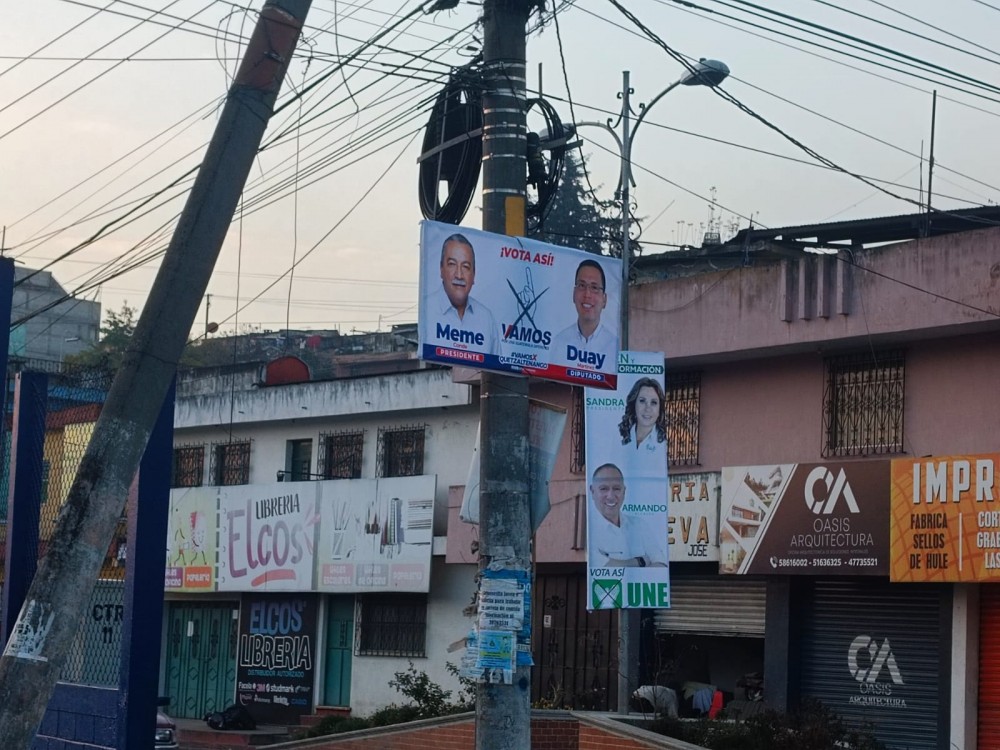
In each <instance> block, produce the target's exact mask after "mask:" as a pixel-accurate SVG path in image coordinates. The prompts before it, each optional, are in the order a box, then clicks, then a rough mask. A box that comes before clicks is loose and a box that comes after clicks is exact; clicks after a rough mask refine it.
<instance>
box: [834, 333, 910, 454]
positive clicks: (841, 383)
mask: <svg viewBox="0 0 1000 750" xmlns="http://www.w3.org/2000/svg"><path fill="white" fill-rule="evenodd" d="M904 366H905V357H904V354H903V352H902V351H899V350H895V351H883V352H864V353H860V354H849V355H842V356H838V357H830V358H828V359H827V360H826V389H825V390H826V392H825V393H824V395H823V456H824V457H832V456H870V455H880V454H887V453H902V452H903V385H904V371H905V367H904Z"/></svg>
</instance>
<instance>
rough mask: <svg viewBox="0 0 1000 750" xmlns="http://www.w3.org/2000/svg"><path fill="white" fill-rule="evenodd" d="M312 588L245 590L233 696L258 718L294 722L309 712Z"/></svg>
mask: <svg viewBox="0 0 1000 750" xmlns="http://www.w3.org/2000/svg"><path fill="white" fill-rule="evenodd" d="M317 601H318V600H317V597H316V595H315V594H244V595H243V602H242V605H241V607H240V644H239V652H238V657H237V666H236V699H237V703H239V704H240V705H242V706H244V707H245V708H246V709H247V710H248V711H249V712H250V714H251V715H252V716H253V718H254V719H255V720H256V721H257V723H258V724H296V723H298V719H299V717H300V716H302V715H304V714H309V713H312V709H313V703H314V701H313V669H314V666H315V659H316V614H317Z"/></svg>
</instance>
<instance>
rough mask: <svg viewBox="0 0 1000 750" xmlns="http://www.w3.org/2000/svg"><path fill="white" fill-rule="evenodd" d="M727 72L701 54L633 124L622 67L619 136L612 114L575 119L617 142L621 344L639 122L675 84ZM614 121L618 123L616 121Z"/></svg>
mask: <svg viewBox="0 0 1000 750" xmlns="http://www.w3.org/2000/svg"><path fill="white" fill-rule="evenodd" d="M728 75H729V66H728V65H726V64H725V63H724V62H720V61H719V60H708V59H706V58H702V59H701V60H699V61H698V62H697V63H695V64H694V65H693V66H692V69H691V70H688V71H685V73H684V75H682V76H681V77H680V78H678V79H677V80H676V81H674V82H673V83H671V84H670V85H669V86H667V87H666V88H665V89H663V91H661V92H660V93H659V94H657V95H656V96H654V97H653V98H652V100H650V102H649V104H640V105H639V110H640V112H639V116H638V117H637V118H636V120H635V125H634V126H633V125H632V124H631V114H632V108H631V105H630V103H629V95H630V94H631V93H632V89H631V88H630V86H629V71H627V70H625V71H622V91H621V93H620V94H619V95H618V97H619V98H620V99H621V100H622V109H621V114H619V116H618V121H619V122H620V123H621V126H622V134H621V136H620V137H619V135H618V133H617V132H615V128H614V126H612V124H611V118H608V120H607V122H578V123H576V125H575V127H577V128H580V127H584V126H588V125H590V126H596V127H599V128H603V129H604V130H607V131H608V132H609V133H611V136H612V137H613V138H614V139H615V143H617V144H618V153H619V156H620V157H621V171H620V173H619V175H618V187H617V189H616V190H615V198H616V199H617V198H619V197H620V198H621V201H622V296H621V304H622V313H621V329H622V338H621V348H622V349H628V280H629V270H630V268H629V267H630V265H631V257H630V256H631V248H630V247H629V224H630V223H631V213H630V211H629V189H630V187H634V186H635V180H634V179H633V177H632V142H633V141H634V140H635V134H636V132H637V131H638V129H639V125H641V124H642V121H643V120H644V119H645V118H646V115H647V114H649V110H650V109H652V108H653V105H654V104H656V103H657V102H658V101H660V99H662V98H663V97H664V96H666V95H667V94H669V93H670V92H671V91H673V90H674V89H675V88H677V87H678V86H718V85H719V84H720V83H722V82H723V81H724V80H725V79H726V76H728ZM616 124H617V123H616Z"/></svg>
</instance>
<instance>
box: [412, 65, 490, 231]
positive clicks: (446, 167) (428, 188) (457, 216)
mask: <svg viewBox="0 0 1000 750" xmlns="http://www.w3.org/2000/svg"><path fill="white" fill-rule="evenodd" d="M482 159H483V105H482V96H481V94H480V91H479V89H477V88H475V87H474V86H472V85H470V84H469V82H468V75H467V69H462V70H461V71H456V73H455V74H453V75H452V76H451V78H450V80H449V81H448V84H447V85H446V86H445V87H444V89H442V90H441V92H440V93H439V94H438V96H437V99H436V100H435V101H434V106H433V107H432V109H431V117H430V120H429V121H428V123H427V128H426V130H425V131H424V142H423V147H422V149H421V156H420V160H419V161H420V179H419V187H418V190H417V192H418V194H419V199H420V212H421V213H422V214H423V216H424V218H425V219H433V220H434V221H442V222H445V223H446V224H458V223H459V222H460V221H462V218H463V217H464V216H465V214H466V212H467V211H468V210H469V205H470V204H471V203H472V198H473V195H474V194H475V191H476V185H477V184H478V182H479V170H480V168H481V165H482ZM442 182H444V183H445V184H446V185H447V188H448V193H447V197H446V198H445V200H444V202H443V203H442V202H441V198H440V192H439V191H440V188H441V183H442Z"/></svg>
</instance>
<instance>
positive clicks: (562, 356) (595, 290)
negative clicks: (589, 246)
mask: <svg viewBox="0 0 1000 750" xmlns="http://www.w3.org/2000/svg"><path fill="white" fill-rule="evenodd" d="M607 304H608V295H607V292H606V291H605V278H604V269H603V268H602V267H601V264H600V263H598V262H597V261H596V260H590V259H587V260H584V261H581V262H580V265H579V266H577V269H576V277H575V279H574V282H573V305H574V306H575V307H576V322H575V323H573V325H571V326H569V327H568V328H566V329H565V330H563V331H560V332H559V333H558V334H557V335H556V337H555V338H554V339H553V340H552V349H551V352H552V356H551V360H550V361H551V362H552V363H553V364H557V365H565V366H566V367H580V368H583V369H586V370H603V371H607V370H608V369H609V368H614V367H615V365H616V363H615V354H616V353H617V351H618V333H617V331H616V329H615V328H609V327H608V326H607V325H605V324H604V323H602V322H601V313H602V312H603V311H604V308H605V307H606V306H607Z"/></svg>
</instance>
